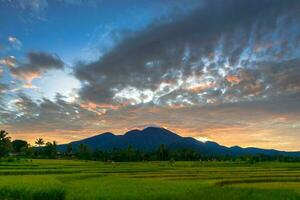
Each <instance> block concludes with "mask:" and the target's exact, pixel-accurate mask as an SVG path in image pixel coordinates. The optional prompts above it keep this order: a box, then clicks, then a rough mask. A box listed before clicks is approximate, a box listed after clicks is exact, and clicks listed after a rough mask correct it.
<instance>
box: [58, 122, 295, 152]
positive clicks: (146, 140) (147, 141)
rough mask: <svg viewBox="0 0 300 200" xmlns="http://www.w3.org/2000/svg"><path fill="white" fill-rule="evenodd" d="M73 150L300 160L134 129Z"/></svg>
mask: <svg viewBox="0 0 300 200" xmlns="http://www.w3.org/2000/svg"><path fill="white" fill-rule="evenodd" d="M71 144H72V146H73V147H74V149H77V148H78V146H79V145H80V144H85V145H87V146H89V148H90V149H92V150H95V149H98V150H104V151H107V150H108V151H109V150H113V149H124V148H127V147H128V146H132V147H133V148H135V149H138V150H143V151H154V150H156V149H157V148H158V147H159V145H161V144H164V145H166V146H167V147H168V148H170V149H177V148H190V149H194V150H196V151H198V152H199V153H202V154H205V155H230V156H241V155H258V154H264V155H269V156H275V155H282V156H292V157H295V156H296V157H300V151H291V152H289V151H280V150H276V149H261V148H256V147H246V148H242V147H240V146H232V147H226V146H223V145H220V144H218V143H216V142H214V141H207V142H201V141H198V140H196V139H195V138H193V137H182V136H180V135H178V134H176V133H174V132H172V131H170V130H168V129H165V128H161V127H147V128H145V129H143V130H139V129H133V130H130V131H127V132H126V133H125V134H124V135H115V134H113V133H111V132H105V133H102V134H98V135H95V136H92V137H89V138H85V139H83V140H79V141H74V142H71ZM66 147H67V144H63V145H59V146H58V149H59V150H60V151H65V150H66Z"/></svg>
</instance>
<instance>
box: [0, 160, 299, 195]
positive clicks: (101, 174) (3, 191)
mask: <svg viewBox="0 0 300 200" xmlns="http://www.w3.org/2000/svg"><path fill="white" fill-rule="evenodd" d="M0 199H1V200H2V199H38V200H47V199H51V200H56V199H69V200H71V199H88V200H93V199H128V200H129V199H130V200H131V199H170V200H171V199H172V200H174V199H204V200H205V199H210V200H211V199H218V200H219V199H228V200H235V199H241V200H246V199H249V200H250V199H251V200H256V199H268V200H269V199H272V200H273V199H284V200H288V199H295V200H296V199H300V163H276V162H274V163H271V162H261V163H256V164H247V163H239V162H200V161H199V162H176V163H175V164H174V165H171V164H170V163H169V162H138V163H103V162H93V161H71V160H32V162H30V161H27V162H25V161H22V160H21V161H19V162H0Z"/></svg>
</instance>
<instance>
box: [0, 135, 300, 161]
mask: <svg viewBox="0 0 300 200" xmlns="http://www.w3.org/2000/svg"><path fill="white" fill-rule="evenodd" d="M35 144H36V146H35V147H34V146H30V145H29V144H28V142H27V141H24V140H14V141H11V140H10V137H9V136H8V133H7V132H6V131H3V130H2V131H0V158H1V157H7V156H8V155H9V154H13V156H17V157H23V158H24V157H25V158H52V159H54V158H67V159H80V160H94V161H116V162H131V161H170V162H174V161H198V160H202V161H245V162H248V163H256V162H262V161H280V162H300V158H299V157H286V156H267V155H263V154H259V155H244V156H229V155H228V156H224V155H207V154H201V153H199V152H197V151H195V150H193V149H188V148H177V149H169V148H167V147H166V146H165V145H163V144H162V145H160V146H159V147H158V148H157V150H155V151H152V152H143V151H141V150H137V149H134V148H133V147H132V146H128V147H127V148H125V149H113V150H111V151H102V150H97V149H96V150H91V149H90V148H89V147H88V146H87V145H85V144H80V145H79V146H78V147H76V148H75V147H73V146H72V143H70V144H68V145H67V147H66V150H65V151H64V152H59V151H58V150H57V142H56V141H53V142H45V141H44V139H42V138H38V139H37V140H36V141H35Z"/></svg>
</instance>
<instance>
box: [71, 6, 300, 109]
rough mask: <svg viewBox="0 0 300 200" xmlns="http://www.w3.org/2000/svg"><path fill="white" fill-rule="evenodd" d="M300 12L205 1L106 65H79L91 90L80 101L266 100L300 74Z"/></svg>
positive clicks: (154, 28)
mask: <svg viewBox="0 0 300 200" xmlns="http://www.w3.org/2000/svg"><path fill="white" fill-rule="evenodd" d="M298 9H299V3H298V2H297V1H277V0H275V1H226V2H225V1H206V2H203V4H202V5H201V6H200V7H199V8H198V9H196V10H194V12H192V13H191V14H188V15H185V16H177V17H176V18H174V19H173V18H172V19H169V20H168V21H167V22H164V21H163V22H159V23H155V24H153V25H151V26H149V27H148V28H147V29H145V30H143V31H140V32H137V33H135V34H133V35H131V36H128V37H126V38H125V39H124V40H123V41H121V42H120V43H119V44H118V45H117V46H116V47H115V48H114V49H112V50H111V51H110V52H109V53H107V54H105V55H104V56H103V57H101V58H100V60H99V61H96V62H94V63H91V64H88V65H83V66H79V67H78V69H77V71H76V76H77V77H78V78H79V79H80V80H82V81H83V82H84V83H85V85H84V87H83V88H82V90H81V91H80V95H81V97H82V99H83V100H87V101H92V102H94V103H112V102H113V103H120V102H121V103H125V104H138V103H144V102H148V101H153V102H154V103H155V104H156V103H158V104H163V103H167V104H176V103H179V104H181V103H183V104H202V103H210V102H213V103H214V102H219V101H221V102H224V101H225V102H227V101H237V100H243V99H249V98H254V97H264V96H265V95H268V94H269V91H270V90H271V89H272V88H275V87H276V86H277V85H276V84H277V83H278V84H287V83H286V82H284V81H283V80H281V81H280V82H281V83H279V80H274V79H275V77H276V76H277V75H278V74H277V73H279V74H281V75H283V74H285V75H287V74H288V73H289V72H290V71H293V70H295V69H296V68H297V67H298V60H292V59H293V57H294V56H295V55H293V53H294V52H295V51H296V50H295V49H298V50H299V45H298V44H297V42H299V41H297V40H298V39H299V38H297V37H299V35H297V34H296V32H295V33H291V32H290V31H287V30H292V29H293V28H295V27H296V26H297V25H296V24H297V22H299V14H298V12H297V11H298ZM298 32H299V30H298ZM287 37H289V41H287V40H286V38H287ZM291 62H293V63H294V65H293V66H289V67H286V65H287V64H289V63H291ZM270 72H274V73H271V74H270ZM287 76H288V75H287ZM295 78H296V79H297V77H295ZM288 88H289V87H288ZM288 88H286V87H285V86H281V88H278V89H277V90H278V91H275V92H284V91H282V90H286V89H288ZM294 89H295V90H296V88H294Z"/></svg>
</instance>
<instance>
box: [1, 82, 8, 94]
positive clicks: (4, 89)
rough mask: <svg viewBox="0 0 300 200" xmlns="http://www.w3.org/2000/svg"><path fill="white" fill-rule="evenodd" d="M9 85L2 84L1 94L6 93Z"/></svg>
mask: <svg viewBox="0 0 300 200" xmlns="http://www.w3.org/2000/svg"><path fill="white" fill-rule="evenodd" d="M7 89H8V85H6V84H3V83H0V94H1V93H4V92H6V90H7Z"/></svg>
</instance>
